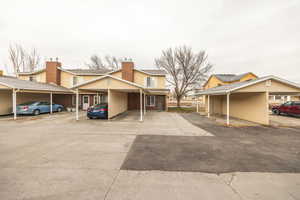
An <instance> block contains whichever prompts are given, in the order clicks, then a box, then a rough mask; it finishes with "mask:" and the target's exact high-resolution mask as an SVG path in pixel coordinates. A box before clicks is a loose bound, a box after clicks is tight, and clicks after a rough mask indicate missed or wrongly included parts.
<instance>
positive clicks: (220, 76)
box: [214, 72, 250, 82]
mask: <svg viewBox="0 0 300 200" xmlns="http://www.w3.org/2000/svg"><path fill="white" fill-rule="evenodd" d="M247 74H250V72H247V73H243V74H239V75H236V74H214V76H216V77H217V78H218V79H219V80H221V81H222V82H233V81H238V80H240V79H241V78H243V77H244V76H245V75H247Z"/></svg>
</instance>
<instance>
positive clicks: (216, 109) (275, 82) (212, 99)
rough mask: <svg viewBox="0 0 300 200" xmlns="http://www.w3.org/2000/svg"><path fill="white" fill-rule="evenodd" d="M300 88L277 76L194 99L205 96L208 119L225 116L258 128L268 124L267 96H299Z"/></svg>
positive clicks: (205, 91) (234, 84) (242, 83)
mask: <svg viewBox="0 0 300 200" xmlns="http://www.w3.org/2000/svg"><path fill="white" fill-rule="evenodd" d="M299 94H300V85H298V84H296V83H292V82H290V81H287V80H284V79H281V78H279V77H276V76H266V77H261V78H257V79H254V80H249V81H244V82H238V83H233V84H228V85H223V86H219V87H214V88H210V89H207V90H204V91H202V92H199V93H198V94H196V95H205V96H206V97H205V98H206V100H205V110H206V113H207V116H208V117H210V116H211V115H226V116H227V124H230V117H235V118H239V119H244V120H248V121H252V122H256V123H259V124H265V125H268V124H269V95H299Z"/></svg>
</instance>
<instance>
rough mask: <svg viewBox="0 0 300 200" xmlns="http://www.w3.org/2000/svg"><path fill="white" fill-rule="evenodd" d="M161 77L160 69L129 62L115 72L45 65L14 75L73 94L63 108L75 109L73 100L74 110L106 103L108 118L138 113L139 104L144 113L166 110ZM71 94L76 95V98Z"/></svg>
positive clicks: (164, 82) (162, 74) (162, 72)
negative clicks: (43, 67)
mask: <svg viewBox="0 0 300 200" xmlns="http://www.w3.org/2000/svg"><path fill="white" fill-rule="evenodd" d="M165 76H166V73H165V71H163V70H156V69H147V70H146V69H136V68H135V66H134V63H133V62H132V61H124V62H122V67H121V69H120V70H117V71H111V70H107V69H100V70H91V69H67V68H64V67H62V66H61V63H59V62H46V68H45V69H42V70H39V71H36V72H31V73H26V72H25V73H19V74H18V77H19V79H21V80H26V81H32V82H40V83H48V84H54V85H58V86H61V87H64V88H68V89H70V90H71V91H72V92H74V95H66V96H65V98H63V99H61V101H60V102H59V103H60V104H63V105H64V106H65V107H75V106H76V102H77V101H76V99H77V100H78V108H79V109H83V110H86V109H87V108H88V107H90V106H92V105H94V104H97V103H103V102H106V103H108V104H109V117H110V118H111V117H114V116H116V115H117V114H120V113H121V112H124V111H126V110H138V109H139V110H140V109H141V105H142V104H143V108H144V110H145V109H146V110H166V109H167V103H166V101H167V95H168V93H169V90H168V89H167V88H166V77H165ZM76 92H78V93H76ZM75 94H78V97H77V98H76V95H75ZM141 96H143V97H142V98H141ZM117 97H118V98H117ZM140 102H142V104H140ZM119 108H120V109H119ZM116 110H117V111H116Z"/></svg>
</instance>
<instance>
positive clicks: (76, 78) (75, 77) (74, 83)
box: [73, 76, 78, 86]
mask: <svg viewBox="0 0 300 200" xmlns="http://www.w3.org/2000/svg"><path fill="white" fill-rule="evenodd" d="M77 84H78V77H77V76H73V86H74V85H77Z"/></svg>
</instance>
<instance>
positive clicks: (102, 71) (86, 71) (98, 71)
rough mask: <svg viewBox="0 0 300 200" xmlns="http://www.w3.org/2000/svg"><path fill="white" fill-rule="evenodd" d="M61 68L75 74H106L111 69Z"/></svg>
mask: <svg viewBox="0 0 300 200" xmlns="http://www.w3.org/2000/svg"><path fill="white" fill-rule="evenodd" d="M63 70H65V71H69V72H72V73H74V74H77V75H89V74H106V73H108V72H111V71H112V70H109V69H63Z"/></svg>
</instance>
